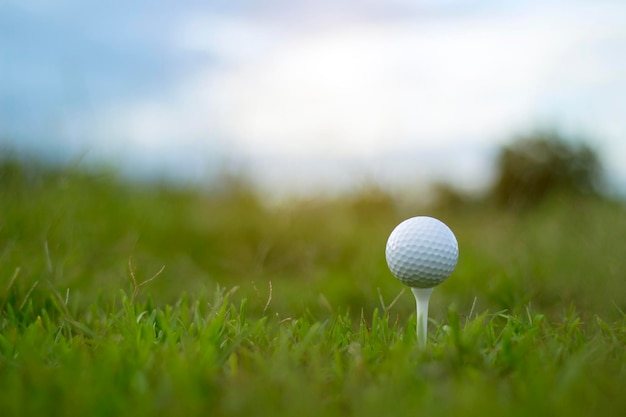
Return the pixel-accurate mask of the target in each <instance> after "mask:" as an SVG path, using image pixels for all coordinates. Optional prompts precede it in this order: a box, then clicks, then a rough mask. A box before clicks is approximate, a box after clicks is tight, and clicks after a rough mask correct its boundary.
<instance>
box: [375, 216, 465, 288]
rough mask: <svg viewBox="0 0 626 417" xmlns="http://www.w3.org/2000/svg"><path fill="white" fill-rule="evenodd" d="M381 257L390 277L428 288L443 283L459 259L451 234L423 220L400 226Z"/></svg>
mask: <svg viewBox="0 0 626 417" xmlns="http://www.w3.org/2000/svg"><path fill="white" fill-rule="evenodd" d="M385 257H386V258H387V265H388V266H389V269H390V270H391V273H392V274H393V275H394V276H395V277H396V278H397V279H399V280H400V281H402V282H403V283H404V284H406V285H408V286H410V287H417V288H432V287H434V286H436V285H439V284H441V283H442V282H443V281H445V280H446V279H447V278H448V277H449V276H450V274H451V273H452V271H453V270H454V268H455V267H456V263H457V260H458V258H459V246H458V243H457V241H456V237H455V236H454V233H452V230H450V228H449V227H448V226H446V225H445V224H444V223H442V222H441V221H439V220H437V219H435V218H432V217H427V216H418V217H412V218H410V219H407V220H405V221H403V222H402V223H400V224H399V225H398V226H396V228H395V229H394V230H393V231H392V232H391V235H389V240H387V247H386V248H385Z"/></svg>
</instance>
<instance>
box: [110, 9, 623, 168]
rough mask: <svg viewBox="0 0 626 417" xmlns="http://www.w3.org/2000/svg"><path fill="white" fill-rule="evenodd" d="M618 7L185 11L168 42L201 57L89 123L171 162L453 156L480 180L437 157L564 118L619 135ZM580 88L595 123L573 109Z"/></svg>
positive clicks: (475, 163) (474, 160)
mask: <svg viewBox="0 0 626 417" xmlns="http://www.w3.org/2000/svg"><path fill="white" fill-rule="evenodd" d="M612 7H615V9H613V8H612ZM623 11H624V9H623V8H618V7H617V6H610V5H609V6H606V5H604V6H602V7H596V8H594V7H592V6H588V5H585V4H582V5H581V4H577V5H576V6H572V7H571V8H567V7H565V6H563V5H561V6H560V7H559V8H556V7H551V6H542V5H534V6H529V7H528V8H525V9H519V10H516V11H515V12H511V11H509V12H508V13H507V12H502V11H499V12H495V13H489V12H487V11H485V12H480V13H474V14H467V15H456V16H455V15H451V16H443V17H441V18H430V19H425V18H423V17H422V16H417V15H416V16H413V17H411V16H406V17H403V18H399V19H387V18H386V19H379V20H375V19H369V20H367V21H362V20H361V21H357V20H349V19H347V20H342V21H340V22H337V21H335V20H333V21H332V22H331V23H328V22H326V23H324V22H320V24H319V25H318V26H317V27H316V26H315V25H311V24H307V25H305V26H306V27H304V28H302V27H300V26H299V21H298V20H297V19H295V20H294V19H293V17H294V16H293V15H292V16H291V17H292V19H291V20H289V21H277V20H276V19H271V18H270V17H267V16H266V17H264V18H261V17H258V16H257V17H254V16H251V15H249V16H246V17H232V16H230V17H226V16H218V15H194V16H193V17H190V18H188V19H185V20H183V21H182V23H181V28H180V31H179V36H178V38H177V39H176V41H177V42H178V44H179V45H180V46H181V47H182V48H184V49H186V50H189V51H195V52H198V51H200V52H202V53H206V54H208V56H210V57H211V62H210V64H208V65H207V66H206V68H205V69H204V70H202V71H200V72H198V73H196V74H194V75H193V76H190V77H188V78H186V79H184V80H182V81H181V82H180V84H179V85H178V86H176V87H175V88H174V89H173V90H171V91H167V92H164V93H163V94H162V95H161V96H158V97H151V98H146V99H145V100H139V101H137V102H134V103H127V104H124V105H123V106H121V107H114V108H111V109H108V110H106V111H104V112H103V113H101V115H100V121H101V123H100V125H106V126H107V129H108V132H109V133H111V132H112V133H114V135H111V136H114V137H120V138H126V140H127V142H126V143H125V144H124V145H125V146H126V145H128V144H129V143H130V144H133V145H134V146H137V147H140V148H143V149H156V150H158V152H159V153H161V154H164V155H168V156H170V157H171V156H172V154H177V155H181V154H182V153H184V152H185V149H187V148H188V149H192V150H193V152H198V149H200V150H203V151H205V152H207V153H210V152H214V151H216V150H217V151H220V152H229V153H231V154H233V155H243V156H244V157H246V158H249V159H250V160H254V159H255V158H256V159H262V158H268V157H271V158H285V159H287V160H288V159H289V158H295V159H296V160H297V159H298V158H320V160H328V159H333V158H335V159H336V160H338V161H345V160H347V159H350V158H353V159H354V158H366V159H367V158H369V160H371V161H375V160H376V158H379V157H380V155H386V154H388V155H393V154H396V153H398V152H407V153H411V152H413V153H415V152H426V153H428V152H432V154H433V155H435V154H436V155H438V157H439V158H444V159H443V160H441V161H440V162H437V163H439V164H440V165H441V164H444V165H445V164H447V163H454V161H457V160H461V159H462V160H463V161H466V162H464V164H465V165H466V166H467V167H469V168H467V169H465V168H462V167H459V170H458V171H459V176H460V177H462V176H463V175H465V174H464V173H463V172H460V171H461V170H463V169H465V171H466V172H467V173H468V174H467V175H470V176H473V177H475V178H479V177H481V176H483V177H484V172H485V171H486V170H488V169H489V167H487V166H485V167H484V169H483V170H482V171H481V170H480V167H481V165H486V163H485V162H481V161H486V157H483V156H470V155H466V156H465V157H464V158H460V159H459V158H456V159H449V160H447V161H446V160H445V154H446V152H443V151H445V150H446V149H453V148H455V147H456V148H459V147H461V148H462V149H464V151H465V152H469V153H471V152H481V153H482V154H481V155H484V149H485V148H486V146H485V145H488V144H497V143H498V142H499V141H501V140H504V139H506V137H507V135H509V134H510V133H513V132H515V131H516V130H525V129H527V128H528V125H529V124H531V123H532V122H533V121H536V120H540V121H541V120H543V119H545V118H548V119H549V121H550V122H551V121H553V120H554V121H555V122H558V121H559V120H564V121H567V120H571V118H572V115H575V116H576V117H575V118H576V119H577V120H578V123H581V124H582V125H584V126H588V127H589V128H590V129H594V130H598V131H607V132H610V134H611V135H615V134H619V133H620V132H622V133H624V132H625V129H626V128H625V125H624V123H625V122H623V121H622V120H621V119H620V118H619V116H618V115H617V113H619V112H617V113H616V109H623V108H624V107H625V106H626V99H625V98H624V97H626V94H624V93H625V92H626V85H625V84H624V82H623V81H621V80H622V77H623V74H624V73H625V72H624V71H625V70H626V61H624V60H621V61H620V60H619V58H616V57H615V53H616V52H617V51H618V50H619V47H620V46H624V43H625V42H626V32H625V30H624V29H623V25H622V23H623V19H620V18H619V16H620V14H619V13H620V12H621V13H623ZM264 19H265V20H264ZM607 86H608V87H607ZM607 88H609V89H608V90H607ZM613 88H618V90H617V91H613V90H611V89H613ZM585 91H587V92H590V93H589V94H591V95H592V96H593V99H594V100H595V101H594V103H595V104H596V105H597V106H596V107H595V109H594V112H595V114H596V115H599V114H604V115H605V117H604V118H602V117H599V118H598V119H597V120H594V119H590V118H589V117H587V116H586V114H585V113H584V112H582V111H581V109H583V108H584V106H585V101H584V99H585V96H584V94H583V93H581V92H585ZM607 97H608V99H607ZM603 98H604V99H603ZM620 112H621V110H620ZM606 115H613V116H610V117H611V118H610V119H609V118H607V117H608V116H606ZM618 119H619V120H618ZM581 120H583V122H581ZM585 120H586V122H584V121H585ZM600 124H602V126H600ZM603 129H604V130H603ZM155 152H156V151H155ZM373 163H374V162H373ZM279 165H280V164H274V166H275V167H277V166H279ZM433 165H436V164H433ZM459 165H463V164H459ZM385 167H386V168H385V169H391V170H392V169H393V164H392V163H389V164H387V165H385ZM405 168H406V167H405ZM403 169H404V168H403ZM625 175H626V173H625ZM276 176H277V177H279V176H280V175H276Z"/></svg>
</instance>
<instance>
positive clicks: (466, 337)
mask: <svg viewBox="0 0 626 417" xmlns="http://www.w3.org/2000/svg"><path fill="white" fill-rule="evenodd" d="M624 210H625V209H624V206H623V205H622V204H621V203H619V202H611V201H603V200H594V199H571V198H566V197H563V196H554V197H553V198H552V199H550V200H548V201H546V202H545V203H544V204H543V205H541V206H540V207H537V208H536V209H534V210H531V211H527V212H523V213H512V212H502V211H498V210H497V209H495V208H493V207H487V206H485V207H482V206H478V205H467V206H464V207H462V208H461V207H441V208H438V209H434V208H432V207H431V208H428V207H425V206H421V205H420V204H418V203H416V202H415V201H413V202H411V201H409V200H399V199H397V198H394V197H393V196H390V195H388V194H386V193H384V192H382V191H380V190H377V189H376V188H370V187H364V188H363V189H360V190H357V191H355V192H354V193H353V194H350V195H344V196H338V197H333V198H319V199H313V198H311V199H294V200H292V201H288V202H283V203H281V204H273V203H268V202H265V201H263V200H262V199H260V198H259V197H258V196H257V195H256V194H255V193H254V192H253V190H251V189H250V188H249V187H247V186H246V184H245V183H241V182H238V181H236V180H233V179H232V178H231V179H229V178H226V179H224V181H222V182H221V183H220V184H219V186H213V187H210V188H207V189H204V190H200V191H199V190H191V189H184V190H181V189H173V188H170V187H168V186H166V185H145V184H144V185H139V184H134V185H133V184H127V183H126V184H125V183H123V182H121V181H119V180H118V179H117V178H116V177H115V175H112V174H106V173H102V172H100V173H85V172H81V171H75V170H70V169H68V170H63V171H51V170H47V169H44V168H41V167H39V166H36V165H22V164H16V163H10V162H5V163H4V164H3V165H1V166H0V405H1V408H2V414H3V415H6V416H12V415H16V416H17V415H20V416H24V415H44V414H45V415H68V416H72V415H81V416H84V415H95V416H109V415H111V416H119V415H132V416H142V415H162V416H169V415H215V416H239V415H241V416H244V415H246V416H247V415H273V416H280V415H301V416H307V415H322V414H323V415H328V416H334V415H336V416H346V415H359V416H369V415H378V416H380V415H389V414H392V415H432V416H437V415H468V416H475V415H512V416H516V415H519V416H526V415H537V416H539V415H546V416H547V415H550V416H554V415H568V416H579V415H580V416H582V415H593V414H600V413H602V414H603V415H615V416H621V415H624V414H625V413H626V397H624V395H623V386H624V384H625V383H626V357H625V356H626V349H625V347H626V346H625V345H626V316H625V315H624V313H623V312H624V311H626V291H624V288H625V286H624V282H623V279H624V277H625V276H626V257H624V256H623V253H622V252H623V250H622V247H623V246H622V245H621V242H622V239H623V236H624V235H625V234H626V216H624V214H625V213H624ZM417 214H429V215H434V216H436V217H439V218H441V219H442V220H444V221H445V222H446V223H448V224H449V225H450V227H451V228H452V229H453V230H454V231H455V233H456V235H457V238H458V240H459V245H460V254H461V256H460V260H459V265H458V267H457V270H456V271H455V272H454V274H453V275H452V276H451V277H450V279H449V280H448V281H447V282H445V283H444V284H442V285H441V286H440V287H438V288H437V289H436V290H435V292H434V294H433V297H432V299H431V322H430V329H429V330H430V334H429V337H430V340H429V345H428V346H427V347H426V348H425V349H419V348H418V347H417V345H416V343H415V313H414V301H413V300H412V297H411V295H410V292H409V291H404V293H401V291H402V290H403V287H402V285H400V284H399V283H398V282H397V281H396V280H394V279H393V278H392V277H391V275H390V273H389V272H388V270H387V268H386V265H385V261H384V243H385V240H386V238H387V236H388V234H389V232H390V231H391V230H392V229H393V227H394V226H395V225H396V224H397V223H399V222H400V221H401V220H403V219H404V218H406V217H409V216H412V215H417ZM163 267H164V269H162V268H163Z"/></svg>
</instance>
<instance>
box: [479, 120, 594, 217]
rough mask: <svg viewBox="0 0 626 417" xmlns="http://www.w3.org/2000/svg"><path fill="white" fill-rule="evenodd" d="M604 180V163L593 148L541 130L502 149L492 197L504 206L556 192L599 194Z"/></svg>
mask: <svg viewBox="0 0 626 417" xmlns="http://www.w3.org/2000/svg"><path fill="white" fill-rule="evenodd" d="M601 183H602V165H601V162H600V159H599V158H598V155H597V154H596V152H595V151H594V150H593V149H591V148H590V147H589V146H588V145H586V144H582V143H578V144H573V143H572V142H571V141H567V140H565V139H564V138H563V137H562V136H561V135H559V134H558V133H556V132H552V131H539V132H535V133H533V134H530V135H525V136H521V137H519V138H518V139H517V140H516V141H515V142H513V143H512V144H511V145H508V146H505V147H503V148H502V149H501V150H500V153H499V154H498V157H497V174H496V181H495V184H494V186H493V188H492V190H491V197H492V198H493V199H494V200H495V201H496V202H497V203H498V204H499V205H502V206H506V207H511V208H526V207H530V206H533V205H535V204H537V203H539V202H540V201H542V200H543V199H545V198H546V197H547V196H549V195H551V194H554V193H556V192H558V193H562V194H570V195H597V194H598V193H599V192H600V190H601Z"/></svg>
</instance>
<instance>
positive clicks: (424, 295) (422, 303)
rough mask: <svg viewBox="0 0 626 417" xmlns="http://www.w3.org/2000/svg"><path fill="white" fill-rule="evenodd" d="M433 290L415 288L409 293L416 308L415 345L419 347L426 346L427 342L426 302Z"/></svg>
mask: <svg viewBox="0 0 626 417" xmlns="http://www.w3.org/2000/svg"><path fill="white" fill-rule="evenodd" d="M433 289H434V288H415V287H412V288H411V291H412V292H413V295H414V296H415V305H416V308H417V329H416V331H417V343H418V345H419V346H420V347H424V346H426V341H427V340H428V301H429V300H430V295H431V294H432V293H433Z"/></svg>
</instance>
